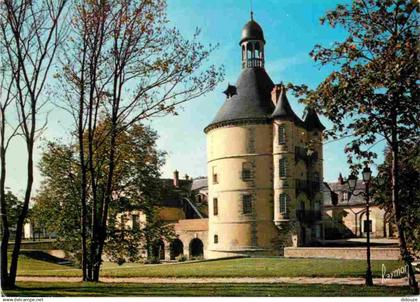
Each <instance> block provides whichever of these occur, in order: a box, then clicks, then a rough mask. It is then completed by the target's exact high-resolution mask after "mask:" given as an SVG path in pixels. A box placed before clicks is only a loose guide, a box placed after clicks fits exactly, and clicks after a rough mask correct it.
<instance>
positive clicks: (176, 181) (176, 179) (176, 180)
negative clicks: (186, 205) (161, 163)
mask: <svg viewBox="0 0 420 302" xmlns="http://www.w3.org/2000/svg"><path fill="white" fill-rule="evenodd" d="M174 187H175V188H178V187H179V172H178V170H175V171H174Z"/></svg>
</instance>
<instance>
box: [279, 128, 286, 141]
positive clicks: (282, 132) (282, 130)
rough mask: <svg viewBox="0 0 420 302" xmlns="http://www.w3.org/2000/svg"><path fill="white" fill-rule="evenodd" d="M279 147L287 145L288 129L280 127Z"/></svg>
mask: <svg viewBox="0 0 420 302" xmlns="http://www.w3.org/2000/svg"><path fill="white" fill-rule="evenodd" d="M278 136H279V145H283V144H285V143H286V128H285V127H284V126H278Z"/></svg>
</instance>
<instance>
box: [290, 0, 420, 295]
mask: <svg viewBox="0 0 420 302" xmlns="http://www.w3.org/2000/svg"><path fill="white" fill-rule="evenodd" d="M418 20H419V18H418V5H417V3H416V1H411V0H354V1H353V2H352V3H351V4H349V5H337V7H336V8H335V9H334V10H332V11H329V12H327V14H326V15H325V16H324V17H323V18H321V23H322V24H324V23H325V22H326V23H327V24H329V25H330V26H331V27H333V28H334V27H341V28H343V29H344V30H345V31H346V32H347V37H346V38H345V39H344V41H340V42H335V43H334V44H333V45H332V46H331V47H323V46H321V45H316V46H315V47H314V49H313V50H312V51H311V53H310V55H311V56H312V57H313V59H314V60H315V61H316V62H320V63H321V64H322V65H327V64H331V65H332V66H333V67H334V70H335V71H333V72H332V73H331V74H330V75H329V76H327V77H326V79H325V80H324V81H323V82H322V83H321V84H320V85H319V86H318V87H317V88H316V90H310V89H309V88H308V87H307V86H306V85H301V86H293V85H290V86H291V87H292V89H293V90H294V91H295V93H296V95H297V96H298V97H302V98H303V101H304V102H305V103H307V104H309V105H312V106H313V107H314V108H315V109H317V110H318V111H319V112H320V113H322V114H324V115H325V116H326V117H328V118H329V119H330V120H331V121H332V122H333V127H332V128H331V129H330V130H329V131H326V134H327V135H329V136H331V137H333V138H339V137H352V140H351V142H350V143H349V144H348V145H347V147H346V149H345V151H346V152H347V153H348V155H349V156H348V161H349V163H350V164H351V166H352V168H353V170H357V169H359V168H360V167H361V161H364V160H365V161H368V162H370V161H372V160H373V158H375V157H376V154H375V153H374V152H372V151H371V148H372V146H374V145H376V144H377V143H379V142H381V141H383V140H385V141H386V142H387V143H388V144H389V146H390V150H391V157H392V169H391V172H392V173H391V183H392V187H391V191H392V203H393V210H394V215H395V220H396V223H397V228H398V233H399V240H400V249H401V256H402V258H403V259H404V260H405V261H406V263H407V265H408V267H409V272H410V278H409V280H410V285H411V287H412V289H413V291H414V292H416V293H417V292H418V287H417V282H416V280H415V275H414V271H413V268H412V265H411V257H410V255H409V253H408V250H407V247H406V240H405V232H404V225H403V224H402V223H401V218H402V216H401V209H400V207H401V201H400V198H399V196H398V193H399V192H400V189H399V188H398V185H399V183H400V182H399V181H398V179H399V175H398V171H399V163H398V161H399V158H400V157H399V150H400V148H401V146H402V145H403V144H407V143H409V142H414V143H418V140H419V129H420V128H419V121H420V118H419V112H420V110H419V109H420V103H419V86H418V75H419V64H418V60H417V41H418V36H419V26H418V25H419V24H418V23H419V21H418Z"/></svg>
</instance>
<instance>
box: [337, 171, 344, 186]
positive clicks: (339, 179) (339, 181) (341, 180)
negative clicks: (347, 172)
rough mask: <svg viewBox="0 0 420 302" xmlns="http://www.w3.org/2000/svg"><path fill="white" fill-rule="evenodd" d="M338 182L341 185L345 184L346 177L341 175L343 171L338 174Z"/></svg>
mask: <svg viewBox="0 0 420 302" xmlns="http://www.w3.org/2000/svg"><path fill="white" fill-rule="evenodd" d="M338 183H339V184H340V185H343V184H344V178H343V175H341V173H340V174H339V175H338Z"/></svg>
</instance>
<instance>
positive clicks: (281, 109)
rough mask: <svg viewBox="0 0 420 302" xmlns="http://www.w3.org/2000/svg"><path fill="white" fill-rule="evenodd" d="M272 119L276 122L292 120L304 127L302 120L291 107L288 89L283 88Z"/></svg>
mask: <svg viewBox="0 0 420 302" xmlns="http://www.w3.org/2000/svg"><path fill="white" fill-rule="evenodd" d="M271 118H272V119H276V120H290V121H293V122H295V123H296V124H298V125H301V126H303V122H302V120H301V119H300V118H299V117H298V116H297V115H296V113H295V112H294V111H293V109H292V107H291V106H290V103H289V100H288V99H287V95H286V89H285V88H284V87H283V86H281V91H280V95H279V98H278V100H277V105H276V108H275V109H274V112H273V114H272V115H271Z"/></svg>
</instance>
